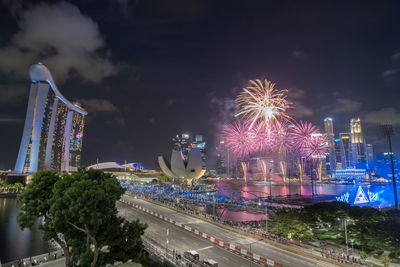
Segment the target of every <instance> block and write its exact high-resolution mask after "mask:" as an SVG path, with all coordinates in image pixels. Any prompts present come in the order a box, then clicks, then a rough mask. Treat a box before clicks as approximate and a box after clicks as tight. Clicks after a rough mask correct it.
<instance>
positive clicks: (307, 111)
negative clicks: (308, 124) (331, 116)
mask: <svg viewBox="0 0 400 267" xmlns="http://www.w3.org/2000/svg"><path fill="white" fill-rule="evenodd" d="M295 107H296V108H294V109H290V110H288V114H290V115H291V116H292V117H294V118H301V119H303V118H306V117H311V116H312V115H314V111H313V110H312V109H311V108H309V107H307V106H305V105H303V104H301V103H298V104H297V105H295Z"/></svg>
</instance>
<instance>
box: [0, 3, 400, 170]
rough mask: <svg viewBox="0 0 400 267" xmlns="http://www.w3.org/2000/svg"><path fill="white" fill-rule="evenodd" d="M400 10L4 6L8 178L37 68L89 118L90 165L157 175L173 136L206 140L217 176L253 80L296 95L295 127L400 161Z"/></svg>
mask: <svg viewBox="0 0 400 267" xmlns="http://www.w3.org/2000/svg"><path fill="white" fill-rule="evenodd" d="M399 11H400V2H399V1H381V0H379V1H365V0H364V1H348V0H346V1H250V0H248V1H216V0H210V1H200V0H198V1H196V0H159V1H153V0H141V1H140V0H137V1H129V0H119V1H117V0H109V1H100V0H96V1H95V0H92V1H89V0H86V1H82V0H81V1H65V2H58V1H16V0H3V1H2V2H1V4H0V32H1V35H0V169H8V168H11V169H13V168H14V164H15V160H16V157H17V153H18V149H19V142H20V139H21V136H22V130H23V121H24V119H25V113H26V108H27V100H28V93H29V85H30V80H29V76H28V68H29V66H30V65H31V64H32V63H36V62H38V61H40V62H43V63H44V64H45V65H47V66H48V67H49V69H50V70H51V72H52V73H53V76H54V78H55V81H56V83H57V85H58V87H59V89H60V91H61V92H62V93H63V94H64V96H65V97H66V98H68V99H69V100H70V101H78V102H80V103H81V105H82V106H83V107H84V108H85V109H86V110H87V111H88V112H89V115H88V116H87V122H86V126H85V135H84V139H83V151H82V163H83V164H85V165H89V164H92V163H95V162H96V158H98V159H99V161H100V162H102V161H117V162H121V163H123V162H124V160H127V161H128V162H141V163H143V164H144V165H146V166H148V167H151V168H156V158H157V156H158V155H162V154H163V155H166V156H169V155H170V152H171V149H172V143H171V138H172V137H173V136H174V135H176V134H178V133H182V132H189V133H193V134H196V133H198V134H203V135H204V136H205V138H206V141H207V143H208V156H209V164H211V165H210V166H211V167H212V166H213V158H214V159H215V155H214V147H215V143H216V140H217V134H218V132H219V131H220V129H221V127H222V125H223V124H224V123H226V122H230V121H232V120H233V119H234V118H233V114H234V111H235V110H234V109H235V108H234V103H233V100H234V97H235V95H236V94H237V93H238V92H239V90H240V89H241V88H242V87H243V86H246V85H247V81H248V80H249V79H257V78H266V79H269V80H272V81H273V82H276V84H277V85H276V87H277V88H278V89H288V90H289V97H290V99H291V100H292V102H294V105H295V106H296V107H297V109H296V111H294V116H295V117H296V118H297V119H301V120H307V121H311V122H312V123H314V124H316V125H317V126H318V127H319V128H320V129H321V130H322V127H323V118H324V117H326V116H331V117H332V118H333V119H334V128H335V133H336V134H338V133H339V132H345V131H349V121H350V119H351V118H352V117H360V118H361V119H362V122H363V128H364V133H365V136H366V140H367V142H368V143H372V144H373V145H374V150H375V151H384V150H386V142H385V140H384V139H383V138H382V137H381V135H380V133H379V128H378V126H379V124H380V123H386V122H389V123H393V124H394V125H395V130H396V131H397V132H398V133H399V135H398V137H397V138H395V139H394V142H395V143H394V148H395V151H397V150H399V149H400V137H399V136H400V127H399V126H400V107H399V105H398V103H399V101H398V99H399V96H400V92H399V88H400V16H399Z"/></svg>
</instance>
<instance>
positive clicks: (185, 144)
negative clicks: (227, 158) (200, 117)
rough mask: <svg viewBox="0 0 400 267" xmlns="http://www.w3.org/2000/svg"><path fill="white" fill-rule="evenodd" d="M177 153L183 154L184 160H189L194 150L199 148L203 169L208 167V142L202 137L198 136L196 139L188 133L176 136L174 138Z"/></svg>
mask: <svg viewBox="0 0 400 267" xmlns="http://www.w3.org/2000/svg"><path fill="white" fill-rule="evenodd" d="M172 142H173V146H174V148H173V149H174V150H175V151H180V152H182V157H183V159H184V160H187V159H188V156H189V153H190V151H191V149H192V148H199V150H200V152H201V159H202V167H206V142H205V141H204V139H203V136H202V135H199V134H196V135H195V136H194V138H192V136H191V135H190V134H188V133H183V134H181V135H176V136H175V137H174V138H172Z"/></svg>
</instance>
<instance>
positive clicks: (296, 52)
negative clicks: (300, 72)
mask: <svg viewBox="0 0 400 267" xmlns="http://www.w3.org/2000/svg"><path fill="white" fill-rule="evenodd" d="M292 56H293V57H294V58H295V59H298V60H305V59H307V57H308V56H307V54H306V53H304V52H302V51H300V50H294V51H293V52H292Z"/></svg>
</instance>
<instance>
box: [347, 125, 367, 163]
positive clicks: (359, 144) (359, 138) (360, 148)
mask: <svg viewBox="0 0 400 267" xmlns="http://www.w3.org/2000/svg"><path fill="white" fill-rule="evenodd" d="M350 136H351V165H352V166H354V167H363V168H365V167H366V162H367V157H366V153H365V142H364V137H363V132H362V127H361V120H360V118H357V119H351V121H350Z"/></svg>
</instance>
